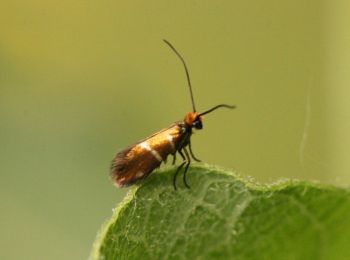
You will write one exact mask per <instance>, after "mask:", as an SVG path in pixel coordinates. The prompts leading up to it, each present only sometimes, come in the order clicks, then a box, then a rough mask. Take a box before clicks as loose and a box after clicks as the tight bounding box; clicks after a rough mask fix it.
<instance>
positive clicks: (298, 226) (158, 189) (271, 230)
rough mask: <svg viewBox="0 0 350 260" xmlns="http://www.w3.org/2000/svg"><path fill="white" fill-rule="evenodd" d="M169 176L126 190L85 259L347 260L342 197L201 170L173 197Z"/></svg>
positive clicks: (348, 237)
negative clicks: (88, 256) (89, 254)
mask: <svg viewBox="0 0 350 260" xmlns="http://www.w3.org/2000/svg"><path fill="white" fill-rule="evenodd" d="M174 169H175V168H171V169H165V170H161V171H158V172H155V173H153V174H152V175H151V176H150V177H149V178H147V179H146V181H145V182H144V183H143V184H141V185H140V186H136V187H135V188H133V189H131V190H130V192H129V194H128V195H127V197H126V198H125V200H124V201H123V202H122V203H121V204H120V205H119V207H118V208H117V209H116V210H115V211H114V214H113V216H112V218H111V219H110V220H109V221H108V222H107V223H106V224H105V225H104V227H103V228H102V230H101V231H100V233H99V235H98V237H97V238H96V241H95V244H94V247H93V250H92V253H91V259H350V246H349V242H350V201H349V198H350V197H349V190H346V189H342V188H336V187H329V186H324V185H319V184H315V183H308V182H301V181H288V180H287V181H282V182H279V183H276V184H272V185H260V184H254V183H253V182H251V181H247V180H245V179H243V178H241V177H239V176H237V175H235V174H234V173H231V172H228V171H225V170H222V169H219V168H216V167H213V166H208V165H204V166H193V167H191V168H190V169H189V172H188V182H189V184H190V185H191V189H186V188H185V187H184V185H183V183H182V178H178V190H177V191H174V189H173V186H172V177H173V174H174ZM179 177H180V176H179Z"/></svg>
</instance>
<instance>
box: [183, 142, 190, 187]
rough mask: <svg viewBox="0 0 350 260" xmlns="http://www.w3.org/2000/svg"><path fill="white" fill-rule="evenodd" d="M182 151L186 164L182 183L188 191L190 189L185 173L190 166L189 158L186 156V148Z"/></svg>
mask: <svg viewBox="0 0 350 260" xmlns="http://www.w3.org/2000/svg"><path fill="white" fill-rule="evenodd" d="M184 151H185V155H186V163H187V164H186V167H185V171H184V176H183V181H184V184H185V186H186V188H188V189H190V188H191V187H190V186H189V185H188V184H187V180H186V173H187V170H188V167H189V166H190V164H191V157H190V155H189V154H188V151H187V149H186V148H184Z"/></svg>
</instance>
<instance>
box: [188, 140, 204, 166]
mask: <svg viewBox="0 0 350 260" xmlns="http://www.w3.org/2000/svg"><path fill="white" fill-rule="evenodd" d="M188 147H189V148H190V154H191V156H192V158H193V160H195V161H196V162H201V160H199V159H198V158H197V157H196V156H194V154H193V152H192V147H191V141H189V143H188Z"/></svg>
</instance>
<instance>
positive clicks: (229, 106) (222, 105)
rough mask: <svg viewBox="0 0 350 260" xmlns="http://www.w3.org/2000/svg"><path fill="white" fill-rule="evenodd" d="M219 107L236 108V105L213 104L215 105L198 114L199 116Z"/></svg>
mask: <svg viewBox="0 0 350 260" xmlns="http://www.w3.org/2000/svg"><path fill="white" fill-rule="evenodd" d="M220 107H226V108H230V109H234V108H236V106H231V105H226V104H220V105H217V106H215V107H213V108H211V109H209V110H207V111H205V112H202V113H200V114H199V115H200V116H203V115H205V114H209V113H210V112H213V111H214V110H216V109H218V108H220Z"/></svg>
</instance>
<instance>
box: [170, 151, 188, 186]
mask: <svg viewBox="0 0 350 260" xmlns="http://www.w3.org/2000/svg"><path fill="white" fill-rule="evenodd" d="M179 154H180V155H181V157H182V159H183V162H182V163H181V164H180V165H179V167H177V170H176V172H175V174H174V179H173V186H174V190H176V177H177V175H178V174H179V172H180V170H181V169H182V167H183V166H184V165H185V163H186V158H185V156H184V154H183V153H182V151H181V150H179Z"/></svg>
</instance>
